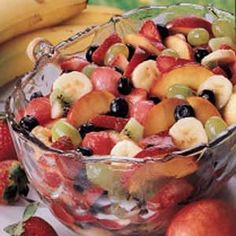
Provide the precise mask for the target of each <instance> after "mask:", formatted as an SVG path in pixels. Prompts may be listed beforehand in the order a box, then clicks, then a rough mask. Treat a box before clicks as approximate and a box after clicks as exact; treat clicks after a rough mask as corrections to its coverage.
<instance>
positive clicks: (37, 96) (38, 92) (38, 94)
mask: <svg viewBox="0 0 236 236" xmlns="http://www.w3.org/2000/svg"><path fill="white" fill-rule="evenodd" d="M40 97H43V94H42V92H41V91H37V92H34V93H33V94H32V95H31V96H30V101H32V100H33V99H35V98H40Z"/></svg>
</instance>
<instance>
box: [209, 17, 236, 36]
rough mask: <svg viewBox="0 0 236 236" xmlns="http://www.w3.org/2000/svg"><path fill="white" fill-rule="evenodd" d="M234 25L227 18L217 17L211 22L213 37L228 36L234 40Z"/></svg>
mask: <svg viewBox="0 0 236 236" xmlns="http://www.w3.org/2000/svg"><path fill="white" fill-rule="evenodd" d="M234 27H235V25H233V24H232V22H230V21H229V20H227V19H223V18H219V19H217V20H215V21H214V22H213V23H212V32H213V34H214V36H215V37H225V36H228V37H230V38H231V39H232V40H235V29H234Z"/></svg>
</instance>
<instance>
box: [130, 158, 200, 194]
mask: <svg viewBox="0 0 236 236" xmlns="http://www.w3.org/2000/svg"><path fill="white" fill-rule="evenodd" d="M197 169H198V165H197V162H196V161H195V159H194V158H193V157H185V156H176V157H174V158H173V159H171V160H169V161H166V162H161V161H160V162H155V163H153V162H152V163H147V164H145V165H143V166H142V167H140V168H138V169H137V170H136V171H135V172H134V174H133V175H131V177H130V179H129V180H128V190H129V192H130V193H138V192H139V191H140V190H141V189H142V188H144V187H145V185H146V184H147V183H148V182H150V181H157V180H158V179H159V178H163V177H174V178H182V177H185V176H187V175H190V174H192V173H194V172H195V171H197Z"/></svg>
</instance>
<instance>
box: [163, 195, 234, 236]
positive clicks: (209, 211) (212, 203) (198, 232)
mask: <svg viewBox="0 0 236 236" xmlns="http://www.w3.org/2000/svg"><path fill="white" fill-rule="evenodd" d="M235 235H236V209H234V208H233V206H230V205H228V204H226V203H225V202H222V201H219V200H213V199H207V200H201V201H198V202H194V203H191V204H189V205H187V206H186V207H185V208H183V209H182V210H180V211H179V212H178V213H177V215H176V216H175V217H174V218H173V220H172V222H171V224H170V226H169V228H168V230H167V233H166V236H235Z"/></svg>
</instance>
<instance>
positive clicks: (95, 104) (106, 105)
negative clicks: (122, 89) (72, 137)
mask: <svg viewBox="0 0 236 236" xmlns="http://www.w3.org/2000/svg"><path fill="white" fill-rule="evenodd" d="M114 98H115V97H114V96H113V95H112V94H111V93H109V92H106V91H92V92H90V93H88V94H86V95H85V96H83V97H82V98H80V99H79V100H77V101H76V102H75V103H74V105H73V106H72V108H71V110H70V112H69V113H68V116H67V120H68V122H69V123H70V124H72V125H73V126H75V127H77V128H78V127H79V126H80V125H82V124H84V123H85V122H87V121H89V120H90V119H91V118H93V117H95V116H96V115H99V114H104V113H107V112H108V111H109V109H110V104H111V102H112V100H113V99H114Z"/></svg>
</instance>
